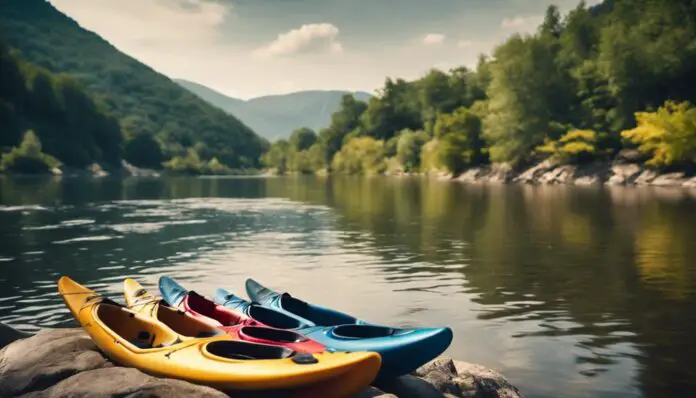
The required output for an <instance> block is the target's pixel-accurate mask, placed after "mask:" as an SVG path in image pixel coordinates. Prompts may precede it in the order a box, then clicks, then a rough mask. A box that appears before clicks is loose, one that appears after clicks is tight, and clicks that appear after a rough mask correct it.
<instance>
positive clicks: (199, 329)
mask: <svg viewBox="0 0 696 398" xmlns="http://www.w3.org/2000/svg"><path fill="white" fill-rule="evenodd" d="M157 319H158V320H159V321H160V322H162V323H164V324H165V325H167V326H169V327H170V328H171V329H172V330H174V331H175V332H177V333H178V334H180V335H182V336H185V337H212V336H220V335H224V334H225V332H224V331H222V330H220V329H218V328H216V327H214V326H210V325H208V324H206V323H204V322H201V321H199V320H197V319H195V318H192V317H190V316H187V315H186V313H184V312H182V311H179V310H176V309H174V308H171V307H169V306H166V305H164V304H160V305H159V306H158V308H157Z"/></svg>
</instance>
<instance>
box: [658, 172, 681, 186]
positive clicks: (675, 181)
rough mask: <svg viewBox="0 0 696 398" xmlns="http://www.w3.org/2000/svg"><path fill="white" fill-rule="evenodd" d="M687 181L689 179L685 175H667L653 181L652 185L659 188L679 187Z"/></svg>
mask: <svg viewBox="0 0 696 398" xmlns="http://www.w3.org/2000/svg"><path fill="white" fill-rule="evenodd" d="M686 181H687V179H686V178H685V177H684V173H667V174H662V175H660V176H658V177H657V178H655V179H654V180H652V182H651V183H650V185H654V186H658V187H679V186H682V185H683V184H684V183H685V182H686Z"/></svg>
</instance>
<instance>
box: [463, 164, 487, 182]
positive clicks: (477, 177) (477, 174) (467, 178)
mask: <svg viewBox="0 0 696 398" xmlns="http://www.w3.org/2000/svg"><path fill="white" fill-rule="evenodd" d="M489 172H490V171H489V170H488V169H486V168H483V167H472V168H470V169H468V170H466V171H464V172H463V173H462V174H460V175H459V176H458V177H457V178H456V180H457V181H461V182H480V181H481V180H482V179H484V178H486V177H487V176H488V173H489Z"/></svg>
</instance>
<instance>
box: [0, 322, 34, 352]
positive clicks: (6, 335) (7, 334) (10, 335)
mask: <svg viewBox="0 0 696 398" xmlns="http://www.w3.org/2000/svg"><path fill="white" fill-rule="evenodd" d="M29 336H31V335H30V334H29V333H25V332H22V331H20V330H17V329H15V328H13V327H12V326H9V325H5V324H4V323H2V322H0V348H3V347H5V346H6V345H8V344H10V343H11V342H13V341H15V340H19V339H24V338H27V337H29Z"/></svg>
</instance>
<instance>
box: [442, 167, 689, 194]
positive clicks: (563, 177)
mask: <svg viewBox="0 0 696 398" xmlns="http://www.w3.org/2000/svg"><path fill="white" fill-rule="evenodd" d="M443 178H446V179H452V180H454V181H460V182H467V183H499V184H509V183H522V184H532V185H545V184H569V185H586V186H589V185H610V186H611V185H614V186H615V185H623V186H659V187H681V188H696V177H694V176H693V175H689V174H688V173H686V172H672V173H659V172H657V171H655V170H652V169H648V168H646V167H644V166H643V165H641V164H636V163H599V164H591V165H583V166H576V165H559V164H553V163H551V162H548V161H547V162H542V163H540V164H538V165H536V166H534V167H531V168H528V169H525V170H522V171H516V170H514V169H512V168H510V167H508V166H507V165H493V166H485V167H476V168H472V169H469V170H467V171H466V172H464V173H462V174H461V175H459V176H456V177H453V176H443Z"/></svg>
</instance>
